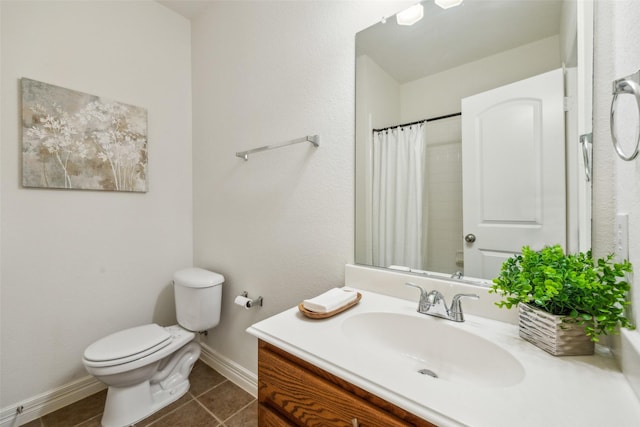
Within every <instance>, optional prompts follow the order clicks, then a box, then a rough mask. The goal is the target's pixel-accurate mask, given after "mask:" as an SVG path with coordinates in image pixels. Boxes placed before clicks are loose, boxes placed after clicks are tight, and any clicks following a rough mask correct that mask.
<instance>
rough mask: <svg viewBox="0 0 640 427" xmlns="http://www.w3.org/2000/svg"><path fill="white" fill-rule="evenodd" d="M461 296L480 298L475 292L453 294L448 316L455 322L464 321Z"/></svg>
mask: <svg viewBox="0 0 640 427" xmlns="http://www.w3.org/2000/svg"><path fill="white" fill-rule="evenodd" d="M462 298H471V299H480V296H479V295H476V294H456V295H454V296H453V299H452V300H451V309H450V310H449V313H450V315H449V317H450V318H451V320H453V321H455V322H464V313H463V312H462V304H460V300H461V299H462Z"/></svg>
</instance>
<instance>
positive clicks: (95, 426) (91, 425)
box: [76, 414, 102, 427]
mask: <svg viewBox="0 0 640 427" xmlns="http://www.w3.org/2000/svg"><path fill="white" fill-rule="evenodd" d="M101 419H102V414H100V415H98V416H97V417H93V418H91V419H90V420H88V421H85V422H83V423H81V424H78V425H77V426H76V427H102V424H100V420H101Z"/></svg>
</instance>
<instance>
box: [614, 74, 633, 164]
mask: <svg viewBox="0 0 640 427" xmlns="http://www.w3.org/2000/svg"><path fill="white" fill-rule="evenodd" d="M612 92H613V99H612V100H611V115H610V127H611V140H612V142H613V148H614V149H615V150H616V153H617V154H618V156H619V157H620V158H621V159H622V160H626V161H630V160H633V159H635V158H636V156H637V155H638V150H639V148H640V130H639V131H638V135H637V137H636V146H635V148H634V149H633V152H632V153H631V154H626V153H625V152H624V151H623V150H622V148H621V147H620V143H619V142H618V138H617V137H616V131H615V114H616V101H617V100H618V95H621V94H622V95H624V94H629V95H633V96H634V97H635V99H636V104H637V106H638V117H639V119H638V120H639V121H640V71H638V72H636V73H634V74H631V75H630V76H627V77H625V78H622V79H618V80H615V81H614V82H613V91H612ZM639 129H640V127H639Z"/></svg>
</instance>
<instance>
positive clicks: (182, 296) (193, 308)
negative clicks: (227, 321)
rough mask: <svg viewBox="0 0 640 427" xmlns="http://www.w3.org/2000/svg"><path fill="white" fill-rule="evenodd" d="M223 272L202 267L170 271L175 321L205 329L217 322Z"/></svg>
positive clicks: (186, 326)
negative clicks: (172, 273)
mask: <svg viewBox="0 0 640 427" xmlns="http://www.w3.org/2000/svg"><path fill="white" fill-rule="evenodd" d="M222 282H224V277H223V276H222V274H218V273H214V272H212V271H208V270H204V269H202V268H186V269H184V270H179V271H176V272H175V273H174V275H173V290H174V294H175V299H176V315H177V317H178V324H179V325H180V326H182V327H183V328H185V329H187V330H189V331H194V332H200V331H206V330H208V329H211V328H213V327H215V326H216V325H218V323H219V322H220V307H221V305H222Z"/></svg>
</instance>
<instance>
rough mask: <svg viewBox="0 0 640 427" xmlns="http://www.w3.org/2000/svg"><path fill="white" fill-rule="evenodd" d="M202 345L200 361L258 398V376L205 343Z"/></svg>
mask: <svg viewBox="0 0 640 427" xmlns="http://www.w3.org/2000/svg"><path fill="white" fill-rule="evenodd" d="M200 345H201V346H202V352H201V353H200V360H202V361H203V362H204V363H206V364H207V365H209V366H210V367H212V368H213V369H215V370H216V371H218V372H219V373H220V374H222V375H223V376H224V377H225V378H227V379H228V380H229V381H231V382H232V383H234V384H235V385H237V386H238V387H240V388H241V389H243V390H244V391H246V392H247V393H249V394H250V395H252V396H253V397H256V396H258V376H257V375H256V374H254V373H253V372H251V371H249V370H248V369H246V368H244V367H242V366H240V365H238V364H237V363H236V362H234V361H233V360H231V359H228V358H226V357H224V356H223V355H221V354H220V353H218V352H216V351H215V350H213V349H212V348H211V347H209V346H208V345H206V344H204V343H200Z"/></svg>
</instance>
